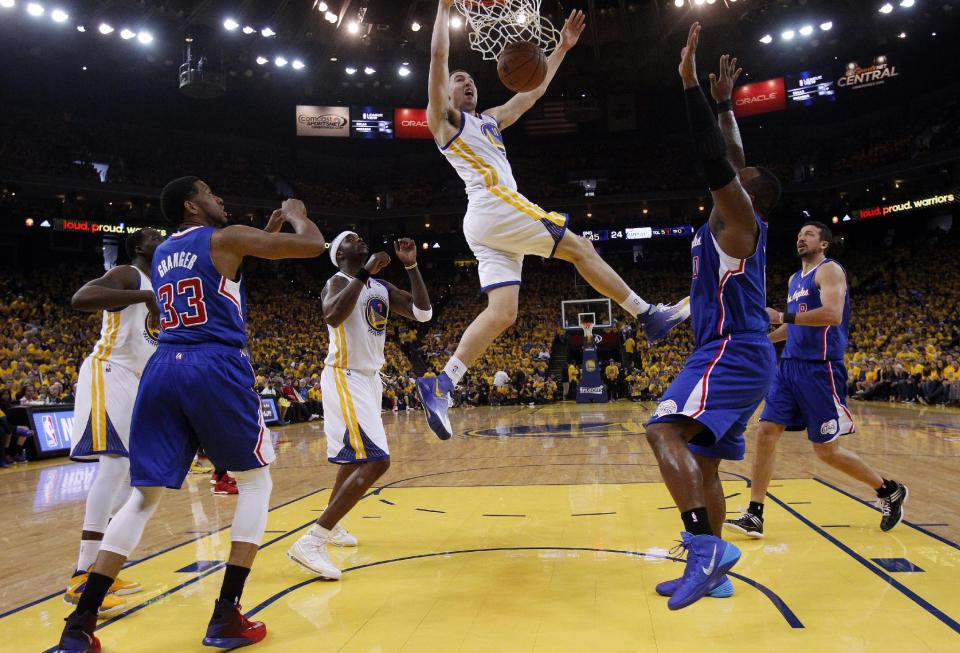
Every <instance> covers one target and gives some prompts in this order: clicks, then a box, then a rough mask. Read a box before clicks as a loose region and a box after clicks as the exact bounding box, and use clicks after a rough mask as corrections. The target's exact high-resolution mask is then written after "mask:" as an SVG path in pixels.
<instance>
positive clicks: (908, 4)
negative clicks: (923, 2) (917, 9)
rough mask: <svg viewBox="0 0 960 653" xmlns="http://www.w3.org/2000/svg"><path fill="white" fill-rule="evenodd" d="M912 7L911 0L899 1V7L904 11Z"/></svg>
mask: <svg viewBox="0 0 960 653" xmlns="http://www.w3.org/2000/svg"><path fill="white" fill-rule="evenodd" d="M913 5H914V2H913V0H900V6H901V7H903V8H904V9H909V8H910V7H912V6H913Z"/></svg>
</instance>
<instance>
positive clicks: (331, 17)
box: [323, 11, 337, 24]
mask: <svg viewBox="0 0 960 653" xmlns="http://www.w3.org/2000/svg"><path fill="white" fill-rule="evenodd" d="M323 17H324V18H326V19H327V22H328V23H331V24H332V23H335V22H337V15H336V14H335V13H333V12H332V11H328V12H327V13H325V14H324V15H323Z"/></svg>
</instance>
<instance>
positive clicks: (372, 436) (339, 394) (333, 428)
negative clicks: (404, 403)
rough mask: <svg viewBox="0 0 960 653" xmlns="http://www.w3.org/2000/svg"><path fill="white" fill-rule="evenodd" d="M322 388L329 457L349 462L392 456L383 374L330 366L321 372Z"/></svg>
mask: <svg viewBox="0 0 960 653" xmlns="http://www.w3.org/2000/svg"><path fill="white" fill-rule="evenodd" d="M320 389H321V391H322V392H323V431H324V433H326V435H327V460H329V461H330V462H332V463H337V464H347V463H365V462H369V461H371V460H385V459H387V458H389V457H390V450H389V448H387V434H386V432H385V431H384V430H383V419H382V418H381V417H380V406H381V404H382V402H383V382H382V381H381V380H380V374H379V373H377V372H374V373H373V374H368V373H364V372H358V371H357V370H345V369H343V368H342V367H334V366H333V365H327V366H326V367H324V368H323V372H321V373H320Z"/></svg>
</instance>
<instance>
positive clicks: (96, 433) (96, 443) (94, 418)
mask: <svg viewBox="0 0 960 653" xmlns="http://www.w3.org/2000/svg"><path fill="white" fill-rule="evenodd" d="M139 385H140V378H139V377H138V376H137V374H136V373H135V372H134V371H133V370H131V369H129V368H126V367H123V366H122V365H117V364H116V363H112V362H110V361H106V360H103V359H100V358H94V357H93V356H87V358H86V360H84V361H83V364H82V365H81V366H80V373H79V374H78V375H77V396H76V400H75V402H74V405H73V432H72V433H71V437H70V439H71V447H70V458H71V459H73V460H78V461H80V462H92V461H96V460H98V459H99V458H100V456H101V455H103V454H110V455H114V456H127V455H128V449H129V447H130V418H131V416H132V415H133V404H134V402H135V401H136V399H137V387H138V386H139Z"/></svg>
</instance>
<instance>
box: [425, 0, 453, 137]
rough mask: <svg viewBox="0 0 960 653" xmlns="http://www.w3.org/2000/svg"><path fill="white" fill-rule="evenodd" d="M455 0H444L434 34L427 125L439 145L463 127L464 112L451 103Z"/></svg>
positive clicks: (439, 7) (428, 90)
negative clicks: (451, 25)
mask: <svg viewBox="0 0 960 653" xmlns="http://www.w3.org/2000/svg"><path fill="white" fill-rule="evenodd" d="M452 5H453V0H440V1H439V4H438V5H437V19H436V21H434V23H433V35H432V36H431V37H430V74H429V75H428V81H427V84H428V87H427V98H428V99H427V126H428V127H429V128H430V133H431V134H433V138H434V140H435V141H437V143H438V144H439V145H446V144H447V143H448V142H450V139H451V138H453V137H454V134H455V133H456V131H457V129H458V128H459V127H460V114H459V112H458V111H454V109H453V107H451V106H450V94H449V90H448V87H449V83H450V69H449V67H448V64H447V61H448V59H449V56H450V7H451V6H452Z"/></svg>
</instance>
